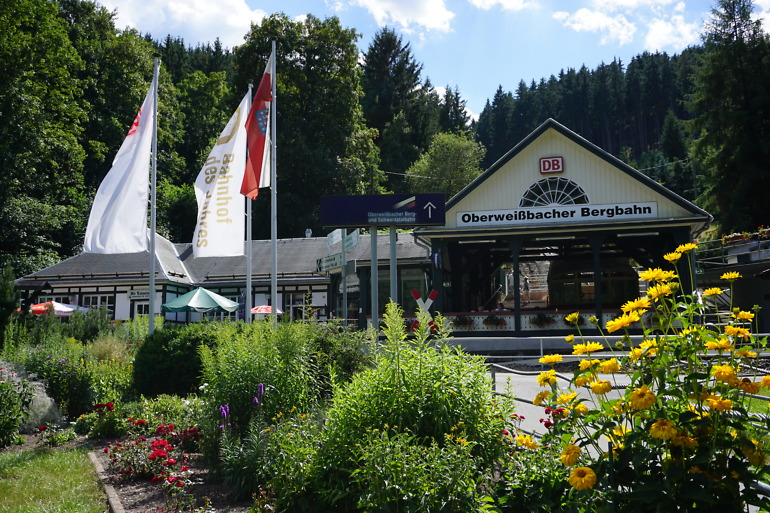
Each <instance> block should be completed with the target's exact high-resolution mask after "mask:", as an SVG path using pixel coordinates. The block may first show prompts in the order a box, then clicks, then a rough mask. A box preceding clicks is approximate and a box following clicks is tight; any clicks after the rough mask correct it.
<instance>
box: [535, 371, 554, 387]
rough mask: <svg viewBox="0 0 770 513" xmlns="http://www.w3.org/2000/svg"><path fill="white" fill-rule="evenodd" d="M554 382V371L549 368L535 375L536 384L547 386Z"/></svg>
mask: <svg viewBox="0 0 770 513" xmlns="http://www.w3.org/2000/svg"><path fill="white" fill-rule="evenodd" d="M554 383H556V371H555V370H553V369H551V370H548V371H545V372H541V373H540V374H538V376H537V384H538V385H540V386H541V387H547V386H548V385H553V384H554Z"/></svg>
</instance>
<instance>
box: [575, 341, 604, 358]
mask: <svg viewBox="0 0 770 513" xmlns="http://www.w3.org/2000/svg"><path fill="white" fill-rule="evenodd" d="M602 349H604V346H603V345H601V344H600V343H599V342H587V343H585V344H575V345H574V346H572V354H577V355H581V354H589V353H593V352H595V351H601V350H602Z"/></svg>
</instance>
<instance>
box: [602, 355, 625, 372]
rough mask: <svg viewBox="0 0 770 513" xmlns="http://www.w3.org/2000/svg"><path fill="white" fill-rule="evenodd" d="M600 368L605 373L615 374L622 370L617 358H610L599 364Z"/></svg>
mask: <svg viewBox="0 0 770 513" xmlns="http://www.w3.org/2000/svg"><path fill="white" fill-rule="evenodd" d="M599 370H600V371H601V372H603V373H605V374H614V373H615V372H618V371H619V370H620V364H619V363H618V360H617V358H610V359H609V360H605V361H604V362H602V363H601V365H599Z"/></svg>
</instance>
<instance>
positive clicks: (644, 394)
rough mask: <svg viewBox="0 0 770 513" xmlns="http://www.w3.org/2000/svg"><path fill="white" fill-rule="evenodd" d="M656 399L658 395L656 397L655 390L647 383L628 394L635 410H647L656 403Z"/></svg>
mask: <svg viewBox="0 0 770 513" xmlns="http://www.w3.org/2000/svg"><path fill="white" fill-rule="evenodd" d="M656 400H657V397H655V392H653V391H652V390H650V389H649V387H648V386H647V385H642V386H641V387H639V388H637V389H636V390H634V391H632V392H631V394H630V395H629V396H628V402H629V403H630V404H631V407H632V408H633V409H635V410H646V409H647V408H649V407H650V406H652V405H653V404H655V401H656Z"/></svg>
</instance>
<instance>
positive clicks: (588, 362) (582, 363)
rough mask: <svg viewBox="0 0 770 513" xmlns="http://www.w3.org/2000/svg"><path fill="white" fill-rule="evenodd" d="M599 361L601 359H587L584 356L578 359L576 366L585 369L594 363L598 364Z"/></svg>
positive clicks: (594, 364)
mask: <svg viewBox="0 0 770 513" xmlns="http://www.w3.org/2000/svg"><path fill="white" fill-rule="evenodd" d="M600 363H601V360H589V359H587V358H586V359H584V360H580V363H578V368H579V369H580V370H586V369H590V368H592V367H594V366H596V365H599V364H600Z"/></svg>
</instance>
